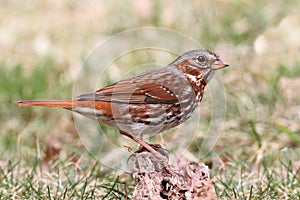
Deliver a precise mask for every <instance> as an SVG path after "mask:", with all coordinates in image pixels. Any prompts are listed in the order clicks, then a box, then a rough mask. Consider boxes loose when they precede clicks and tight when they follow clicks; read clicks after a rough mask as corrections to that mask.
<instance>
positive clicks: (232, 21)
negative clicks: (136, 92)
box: [0, 0, 300, 200]
mask: <svg viewBox="0 0 300 200" xmlns="http://www.w3.org/2000/svg"><path fill="white" fill-rule="evenodd" d="M201 2H202V1H201ZM154 3H155V5H154V8H155V10H152V11H149V13H150V14H149V15H146V14H145V13H147V12H146V11H145V10H143V9H146V10H147V8H144V7H142V8H139V9H136V8H135V7H134V6H129V3H128V2H124V3H121V4H120V5H119V2H115V1H110V2H107V3H99V4H97V3H95V4H97V5H94V4H93V3H91V4H87V5H84V6H82V5H81V4H80V3H75V2H73V3H72V2H66V3H62V4H60V6H59V5H58V4H55V3H53V4H52V3H51V4H49V3H47V1H42V2H39V3H38V4H36V5H35V6H33V7H32V6H29V5H27V6H26V5H25V6H24V5H21V4H20V5H19V4H13V3H7V4H5V6H3V7H1V8H0V11H1V12H0V19H3V20H2V21H1V23H2V25H3V29H2V32H0V35H1V34H2V36H3V37H0V41H1V42H0V45H3V48H1V49H5V51H3V52H2V50H1V53H2V54H1V55H2V57H0V74H1V79H0V199H71V198H72V199H73V198H75V199H77V198H78V199H126V197H127V196H128V197H129V198H130V197H131V195H132V192H133V188H134V180H132V178H131V176H130V175H129V174H127V173H120V172H118V171H116V170H112V169H108V168H105V166H103V165H102V164H101V163H100V162H99V161H97V159H96V158H95V157H93V156H92V155H91V154H90V153H89V152H88V151H87V150H86V149H85V147H84V145H83V144H82V143H81V140H80V138H79V137H78V134H77V131H76V129H75V128H74V121H73V118H72V115H71V113H69V112H68V111H65V110H60V109H47V108H19V107H18V106H17V105H16V104H15V103H14V102H15V101H17V100H20V99H67V98H71V96H72V89H73V84H74V82H75V79H76V73H75V72H74V71H76V70H77V69H78V68H79V67H78V65H79V64H78V63H81V62H82V60H83V58H84V57H85V55H87V54H88V51H89V50H90V49H92V48H93V47H94V46H95V45H96V44H97V43H98V42H99V41H102V40H103V39H105V38H107V37H109V36H110V35H113V34H114V33H118V32H120V31H123V30H127V29H130V28H138V27H144V26H154V25H157V26H162V27H166V28H171V29H175V30H178V31H179V32H183V33H186V34H188V35H189V36H191V37H192V38H194V39H195V40H197V41H201V44H202V45H203V46H204V47H205V48H209V49H213V50H215V51H217V52H218V53H219V54H220V55H221V57H225V58H226V61H228V62H229V63H230V64H231V68H228V69H226V70H224V71H222V72H220V73H221V76H222V79H223V84H224V86H225V90H226V106H227V112H226V119H225V123H224V128H223V133H222V135H221V136H220V138H219V140H218V142H217V144H216V145H215V147H214V149H213V151H212V152H210V154H209V155H207V156H206V157H204V158H203V155H201V149H200V147H201V143H202V142H203V140H204V138H203V137H200V136H199V137H197V138H195V140H194V141H193V143H192V144H191V146H190V147H189V148H188V150H189V151H190V152H191V153H192V154H193V155H194V156H196V157H197V158H201V159H202V161H204V162H206V163H207V164H208V165H209V166H210V167H211V170H212V175H213V177H214V179H215V189H216V192H217V194H218V196H219V197H220V198H221V199H245V200H246V199H300V189H299V188H300V172H299V170H300V139H299V138H300V127H299V124H300V117H299V116H300V114H299V113H300V111H299V109H300V108H299V105H300V98H299V95H298V93H299V92H298V90H299V77H300V71H299V63H300V60H299V54H297V53H299V49H295V48H294V46H293V43H296V42H294V41H292V38H293V37H292V35H291V37H290V36H289V35H288V34H291V33H293V32H296V28H297V26H295V25H293V24H292V22H293V21H292V20H291V21H289V20H290V19H292V17H295V18H296V19H299V14H298V12H297V11H298V9H297V8H298V7H299V3H298V1H296V0H289V1H285V2H281V1H279V0H278V1H251V2H250V1H236V2H230V3H225V2H219V1H213V2H211V1H210V2H208V1H203V2H202V3H199V2H196V1H195V2H190V3H183V2H179V1H175V2H173V1H172V2H171V1H166V2H159V1H154ZM24 4H26V3H24ZM131 4H134V3H131ZM150 4H151V3H150ZM20 6H21V7H20ZM23 7H24V8H26V9H25V11H23ZM21 8H22V9H21ZM50 8H51V9H50ZM83 8H84V9H83ZM60 9H61V10H60ZM98 9H99V10H98ZM12 10H15V11H16V12H9V11H12ZM29 11H30V12H29ZM33 11H34V12H33ZM61 11H63V12H61ZM100 11H101V12H100ZM11 13H14V14H15V15H16V16H14V15H13V14H11ZM43 13H46V14H45V15H44V14H43ZM57 13H60V14H59V15H58V14H57ZM57 16H59V17H60V18H59V19H60V20H57V18H56V17H57ZM69 16H72V17H69ZM14 19H18V20H20V21H18V20H17V21H16V22H14ZM284 20H287V21H284ZM33 21H34V22H35V23H32V22H33ZM10 22H11V23H10ZM45 22H47V23H45ZM99 22H101V26H100V25H99ZM283 22H285V23H286V24H289V23H290V24H292V25H290V26H285V27H284V30H286V32H284V33H285V34H287V35H284V36H282V31H283V30H282V29H280V24H282V23H283ZM14 23H15V24H16V25H18V26H16V27H17V28H13V24H14ZM9 24H10V25H9ZM20 24H23V25H24V26H19V25H20ZM49 24H53V25H54V26H53V28H49V27H48V25H49ZM299 26H300V25H299ZM24 27H25V28H24ZM26 27H27V28H26ZM74 27H75V28H74ZM74 33H76V34H74ZM4 36H5V37H4ZM260 37H263V38H264V42H266V44H267V47H270V48H269V49H268V51H266V52H264V51H262V52H263V53H260V50H259V49H257V48H256V44H257V41H259V38H260ZM1 38H6V39H7V38H8V39H7V41H8V42H6V41H2V39H1ZM41 44H42V45H45V46H42V47H41V46H39V45H41ZM274 45H278V46H274ZM28 47H32V48H28ZM277 47H280V48H277ZM41 48H42V50H41ZM43 48H44V49H43ZM298 48H299V47H298ZM295 52H296V53H295ZM133 55H134V56H132V57H130V56H129V58H128V57H125V58H124V59H119V60H118V61H117V62H116V66H117V68H120V69H121V70H120V71H121V72H122V73H123V71H124V69H125V68H124V67H122V66H133V67H134V66H135V64H142V63H143V62H147V61H149V60H150V61H156V58H157V57H155V56H157V55H156V54H155V55H154V54H151V52H146V53H144V52H142V53H141V52H136V53H135V54H133ZM152 57H155V59H152ZM157 60H159V57H158V58H157ZM74 69H76V70H74ZM122 70H123V71H122ZM125 71H126V70H125ZM122 73H121V75H122ZM74 74H75V75H74ZM114 75H115V74H113V73H112V74H110V76H109V78H107V81H108V82H113V81H114V79H116V77H114ZM119 75H120V74H119ZM115 76H117V73H116V75H115ZM208 102H209V95H206V96H205V98H204V100H203V102H202V103H201V105H200V107H201V109H202V110H203V115H201V121H200V124H201V126H202V128H203V129H201V130H206V129H207V127H208V126H209V122H210V113H209V112H208V113H207V112H206V108H207V107H206V106H208V107H209V103H208ZM102 128H103V129H104V130H105V131H110V133H111V132H112V133H113V136H111V137H110V139H115V140H116V143H120V144H121V145H123V142H122V141H123V140H120V137H118V134H117V133H116V132H115V131H113V130H111V129H107V128H106V127H102ZM121 137H122V136H121ZM165 137H166V138H168V136H167V134H166V136H165ZM108 146H109V145H108Z"/></svg>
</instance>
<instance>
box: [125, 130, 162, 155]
mask: <svg viewBox="0 0 300 200" xmlns="http://www.w3.org/2000/svg"><path fill="white" fill-rule="evenodd" d="M120 133H121V134H122V135H125V136H127V137H129V138H131V139H132V140H134V141H135V142H137V143H139V144H140V145H141V146H143V147H144V148H145V149H147V150H148V151H149V152H151V153H152V154H153V155H155V156H156V157H157V158H162V155H160V154H159V153H158V152H157V151H156V150H155V149H154V148H153V147H151V146H150V145H149V144H148V143H147V142H145V141H144V140H142V139H140V138H138V137H136V136H135V135H132V134H130V133H126V132H124V131H121V130H120Z"/></svg>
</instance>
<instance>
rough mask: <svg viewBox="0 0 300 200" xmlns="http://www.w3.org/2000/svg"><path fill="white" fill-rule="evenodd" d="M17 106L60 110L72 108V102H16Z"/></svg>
mask: <svg viewBox="0 0 300 200" xmlns="http://www.w3.org/2000/svg"><path fill="white" fill-rule="evenodd" d="M17 104H18V105H19V106H22V107H25V106H48V107H61V108H72V107H73V101H72V100H24V101H18V102H17Z"/></svg>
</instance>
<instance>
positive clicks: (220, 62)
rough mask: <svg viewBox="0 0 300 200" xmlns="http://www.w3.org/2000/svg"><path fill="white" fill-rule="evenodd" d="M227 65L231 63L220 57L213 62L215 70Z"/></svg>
mask: <svg viewBox="0 0 300 200" xmlns="http://www.w3.org/2000/svg"><path fill="white" fill-rule="evenodd" d="M225 67H229V64H227V63H224V62H223V61H222V60H221V59H218V60H216V61H215V63H214V64H213V66H212V69H213V70H218V69H222V68H225Z"/></svg>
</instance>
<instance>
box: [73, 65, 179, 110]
mask: <svg viewBox="0 0 300 200" xmlns="http://www.w3.org/2000/svg"><path fill="white" fill-rule="evenodd" d="M178 73H179V72H178V71H176V72H174V70H170V69H169V68H161V69H159V70H154V71H150V72H146V73H143V74H141V75H139V76H136V77H133V78H130V79H125V80H122V81H119V82H117V83H115V84H112V85H109V86H107V87H104V88H101V89H99V90H97V91H96V92H94V93H89V94H83V95H80V96H79V97H77V99H78V100H81V101H84V100H101V101H112V102H119V103H129V104H140V103H150V104H156V103H165V104H168V103H170V104H172V103H176V102H178V94H177V93H176V91H175V92H174V88H173V87H177V85H178V84H175V85H174V84H172V83H174V78H178V76H179V75H178ZM179 77H181V76H179ZM169 85H172V86H173V87H172V88H170V87H169ZM175 93H176V94H175Z"/></svg>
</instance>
